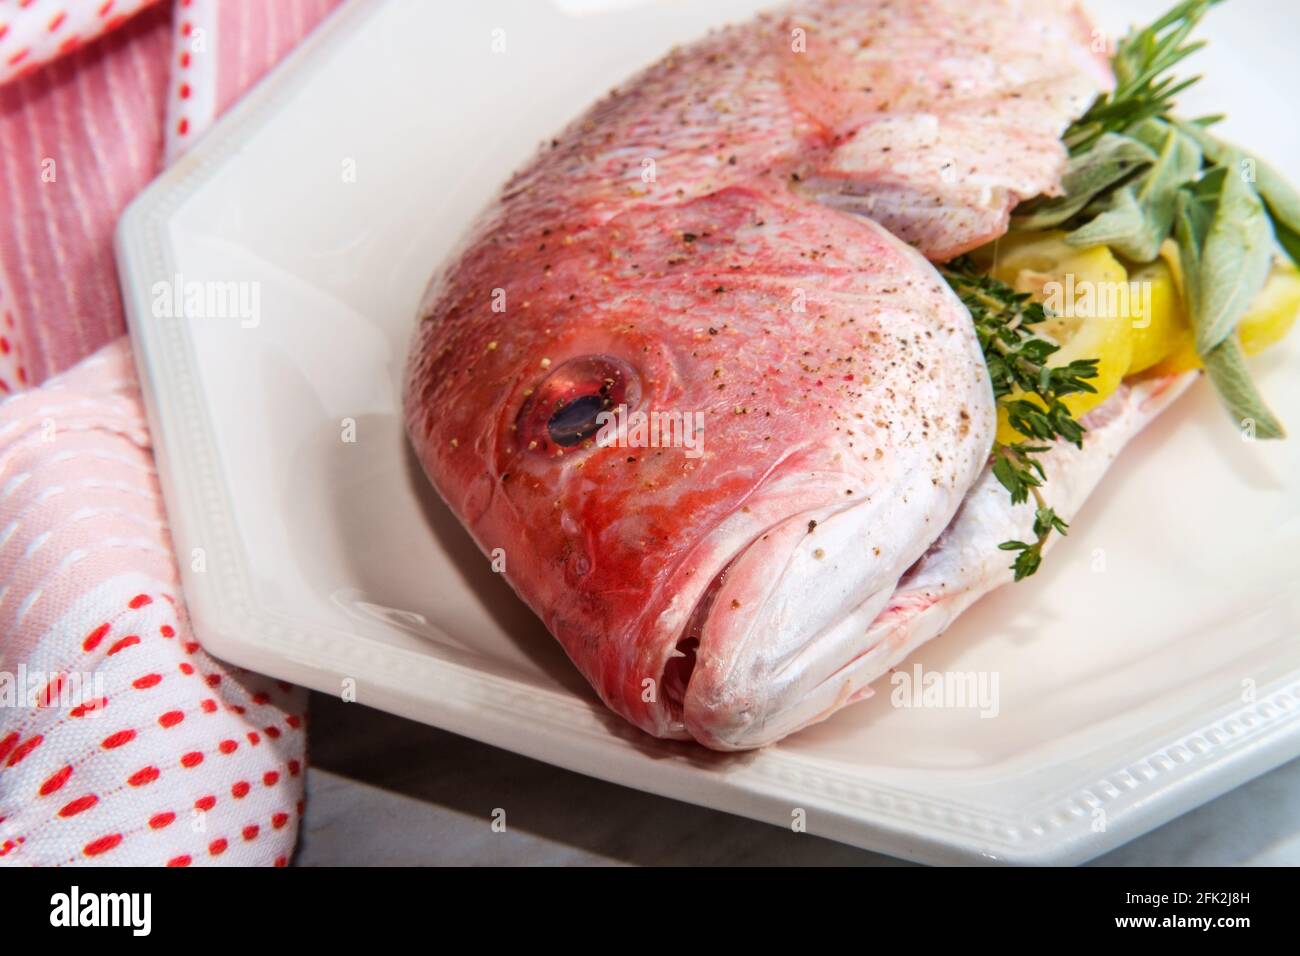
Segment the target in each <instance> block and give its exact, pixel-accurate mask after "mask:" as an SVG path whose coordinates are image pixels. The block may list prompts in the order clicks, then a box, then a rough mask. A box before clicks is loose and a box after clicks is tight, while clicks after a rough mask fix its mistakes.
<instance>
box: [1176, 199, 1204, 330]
mask: <svg viewBox="0 0 1300 956" xmlns="http://www.w3.org/2000/svg"><path fill="white" fill-rule="evenodd" d="M1202 182H1204V180H1202ZM1213 217H1214V209H1213V206H1212V205H1211V204H1210V202H1208V201H1207V200H1206V199H1205V198H1204V197H1202V196H1201V195H1199V194H1198V192H1197V191H1196V190H1194V189H1181V190H1179V192H1178V201H1177V210H1176V212H1175V215H1174V238H1175V240H1176V241H1177V243H1178V258H1179V260H1180V261H1181V263H1182V267H1183V298H1184V299H1186V301H1187V311H1188V314H1189V315H1196V314H1197V313H1198V312H1199V311H1200V308H1201V283H1200V277H1201V251H1202V249H1203V247H1204V246H1205V236H1206V234H1207V233H1208V232H1209V231H1210V222H1211V220H1212V219H1213Z"/></svg>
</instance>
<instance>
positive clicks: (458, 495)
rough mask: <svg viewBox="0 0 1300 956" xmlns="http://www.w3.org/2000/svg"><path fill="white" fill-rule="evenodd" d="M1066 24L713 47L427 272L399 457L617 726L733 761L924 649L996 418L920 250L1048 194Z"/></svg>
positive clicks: (539, 177)
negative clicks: (621, 721)
mask: <svg viewBox="0 0 1300 956" xmlns="http://www.w3.org/2000/svg"><path fill="white" fill-rule="evenodd" d="M1088 37H1089V33H1088V27H1087V24H1086V21H1084V20H1083V19H1082V17H1081V16H1080V14H1079V13H1078V10H1077V8H1076V7H1075V6H1074V5H1073V4H1071V3H1064V2H1060V3H1044V2H1039V0H1036V2H1034V3H1027V2H1018V0H1004V2H999V0H968V2H963V3H954V2H951V0H917V2H912V3H907V4H900V3H889V2H885V0H865V2H857V3H847V2H819V3H810V4H806V5H803V6H800V7H796V8H793V9H792V10H789V11H786V12H784V13H780V14H774V15H769V16H765V17H760V18H758V19H757V20H754V21H751V22H750V23H748V24H743V25H740V26H736V27H731V28H728V29H726V30H723V31H719V32H717V33H714V34H711V35H710V36H709V37H708V38H706V39H704V40H702V41H700V42H699V43H697V44H694V45H692V46H689V47H686V48H683V49H681V50H677V51H674V52H673V53H671V54H670V55H669V56H668V57H666V58H665V59H664V60H663V61H661V62H660V63H658V64H656V65H654V66H652V67H650V68H649V69H648V70H646V71H645V72H643V73H642V74H641V75H640V76H638V77H636V78H634V79H633V80H632V81H630V82H629V83H628V84H627V85H625V86H624V87H622V88H620V89H619V90H617V91H615V92H614V93H613V94H611V95H610V96H609V97H607V98H606V99H604V100H602V101H601V102H600V103H598V104H597V105H596V106H595V107H593V108H592V109H591V110H590V111H589V112H588V113H587V114H586V115H585V116H583V117H581V118H580V119H579V120H577V121H576V122H575V123H574V124H572V125H571V126H570V127H569V128H568V129H567V130H566V131H565V132H564V133H562V134H561V135H560V136H558V137H556V139H555V140H553V141H552V142H551V143H550V144H549V145H548V146H546V147H544V148H543V150H542V152H541V153H540V154H539V155H538V156H537V157H536V158H535V159H534V161H533V162H532V163H531V164H530V165H529V166H527V167H526V168H525V169H524V170H522V171H521V172H520V173H519V174H517V175H516V176H515V177H514V178H513V179H512V180H511V182H510V183H508V184H507V186H506V188H505V189H504V191H503V193H502V195H501V197H500V198H499V200H497V201H496V202H495V203H493V204H492V206H491V207H490V208H489V209H488V210H487V211H486V212H485V213H484V214H483V216H482V217H481V218H480V219H479V221H478V223H477V224H476V225H475V226H474V228H473V230H472V231H471V233H470V235H469V237H468V238H467V240H466V242H465V245H464V247H463V250H462V252H461V253H460V254H459V255H458V256H456V257H455V258H454V259H453V260H452V261H451V262H450V263H449V264H448V265H447V266H446V267H445V268H444V269H443V270H442V271H440V272H439V273H438V274H437V275H436V276H435V278H434V280H433V281H432V282H431V284H430V286H429V289H428V291H427V292H426V295H425V297H424V300H423V302H422V304H421V309H420V322H419V327H418V330H417V332H416V335H415V340H414V342H413V346H412V350H411V354H410V358H409V362H408V368H407V375H406V382H405V396H404V407H405V415H406V422H407V430H408V433H409V435H410V437H411V440H412V443H413V445H414V447H415V450H416V452H417V455H418V457H419V459H420V461H421V462H422V464H423V466H424V468H425V470H426V473H427V474H428V475H429V477H430V479H431V480H432V482H433V483H434V485H435V486H436V487H437V489H438V490H439V492H440V493H441V494H442V496H443V497H444V499H445V500H446V501H447V502H448V504H449V505H450V507H451V509H452V510H453V511H454V512H455V513H456V514H457V516H458V517H459V518H460V520H461V521H462V522H463V523H464V524H465V526H466V527H467V528H468V529H469V531H470V533H471V534H472V535H473V536H474V538H475V539H476V541H477V542H478V544H479V545H480V547H481V548H483V549H484V550H485V551H487V552H495V551H496V549H502V552H503V553H504V555H505V574H506V577H507V579H508V580H509V581H510V583H511V585H512V586H513V587H514V588H515V590H516V591H517V592H518V594H519V595H520V596H521V597H522V598H523V599H524V600H525V601H526V602H527V603H528V604H529V606H530V607H532V608H533V610H534V611H535V612H536V613H537V614H538V615H539V616H540V617H541V618H542V620H543V621H544V622H545V624H546V625H547V627H548V628H549V629H550V630H551V632H552V633H553V634H554V635H555V636H556V637H557V638H558V639H559V641H560V643H561V644H562V645H563V646H564V648H565V650H566V651H567V653H568V655H569V657H570V658H571V659H572V660H573V661H574V663H575V664H576V665H577V666H578V668H579V669H580V670H581V671H582V672H583V674H584V675H586V677H587V679H588V680H589V681H590V682H591V684H592V686H593V687H594V688H595V690H596V691H597V693H598V694H599V695H600V697H601V699H602V700H603V701H604V702H605V703H606V704H607V705H608V706H609V707H611V708H612V709H613V710H615V711H616V712H617V713H619V714H621V715H622V716H623V717H625V718H627V719H628V720H629V721H631V722H632V723H634V724H636V725H637V726H639V727H641V728H642V729H644V730H646V731H647V732H649V733H652V734H654V735H656V736H660V737H673V738H694V739H696V740H698V741H700V742H701V743H704V744H706V745H708V746H711V747H715V748H719V749H744V748H747V747H753V746H759V745H762V744H764V743H768V742H770V741H772V740H775V739H778V738H779V737H780V736H783V735H784V734H786V733H789V732H792V731H793V730H796V729H798V728H799V727H801V726H805V725H806V724H808V723H811V722H814V721H816V720H819V719H822V718H824V717H825V716H827V715H828V714H829V713H832V712H833V711H834V710H835V709H837V708H838V707H839V706H842V705H843V704H844V703H847V702H848V701H849V700H851V699H853V698H854V697H856V696H860V695H861V693H864V692H865V688H866V687H867V686H868V685H869V683H870V680H871V679H872V678H873V677H874V676H877V675H878V674H879V673H880V670H879V669H875V670H874V671H873V667H874V665H872V666H867V665H866V664H864V661H866V662H870V661H873V660H878V661H883V660H885V659H888V658H890V655H888V654H884V653H881V654H878V655H877V657H875V658H873V657H872V656H871V655H872V653H873V651H872V648H873V647H875V646H877V645H879V646H882V647H883V646H889V647H896V648H905V649H910V648H911V647H912V646H915V644H916V643H918V642H919V641H918V640H917V639H916V636H919V635H922V634H926V636H931V635H929V634H928V630H929V625H928V623H927V624H926V625H925V626H921V625H920V624H904V623H900V620H899V618H898V608H897V606H896V605H897V604H898V600H899V595H900V594H903V595H904V596H907V595H912V594H914V593H930V592H934V591H935V588H934V587H933V586H932V585H931V584H930V583H929V581H928V579H918V578H916V575H917V574H919V573H921V571H922V570H924V569H925V568H934V569H935V571H934V573H935V574H939V575H940V576H943V575H945V574H949V573H950V572H949V571H946V570H943V568H946V566H943V565H941V564H940V563H939V558H938V557H937V555H939V554H941V553H945V552H942V548H939V549H938V550H936V544H937V542H942V541H945V540H947V541H953V540H960V539H961V536H960V535H959V536H958V538H957V539H954V537H953V532H952V528H953V527H956V526H959V525H960V520H961V519H960V518H959V517H958V515H959V509H965V510H966V511H967V512H968V513H970V512H971V511H973V508H974V507H980V508H982V507H983V505H982V504H981V505H979V506H970V502H969V501H968V502H967V506H963V501H966V500H967V499H968V495H970V494H971V493H972V489H974V490H975V491H976V492H978V491H979V490H980V489H981V487H982V484H983V483H986V481H987V479H986V478H981V475H986V474H987V471H986V468H985V466H986V463H987V458H988V451H989V447H990V445H991V442H992V437H993V432H994V428H995V420H994V408H993V397H992V393H991V388H990V385H989V380H988V375H987V370H986V368H985V365H984V361H983V357H982V355H981V353H980V349H979V346H978V342H977V340H976V337H975V333H974V329H973V326H972V323H971V320H970V316H969V314H968V312H967V311H966V309H965V307H964V306H963V305H962V304H961V303H960V301H959V300H958V299H957V298H956V297H955V296H954V295H953V293H952V292H951V291H950V290H949V288H948V287H947V284H946V283H945V282H944V281H943V279H942V278H941V277H940V275H939V274H938V273H937V272H936V271H935V269H934V268H933V267H932V266H931V265H930V264H929V263H928V262H927V261H926V257H927V256H929V257H931V258H935V259H943V258H946V257H948V256H950V255H954V254H956V253H957V252H960V251H964V250H965V249H969V248H972V247H974V246H976V245H979V244H981V243H983V242H985V241H987V240H989V239H992V238H994V237H996V236H997V235H1000V234H1001V232H1002V231H1004V230H1005V228H1006V222H1007V216H1008V214H1009V212H1010V209H1011V208H1012V206H1014V204H1015V203H1016V202H1017V201H1019V199H1021V198H1026V197H1028V196H1032V195H1036V194H1039V193H1048V194H1050V193H1052V192H1053V191H1054V190H1056V189H1057V188H1058V180H1059V175H1060V172H1061V169H1062V167H1063V164H1064V158H1065V153H1064V149H1063V148H1062V146H1061V144H1060V142H1059V139H1058V137H1059V135H1060V132H1061V131H1062V130H1063V129H1064V127H1065V126H1066V125H1067V124H1068V123H1069V121H1070V120H1071V119H1072V118H1073V117H1075V116H1077V115H1078V114H1079V113H1081V112H1082V111H1083V110H1084V109H1085V108H1086V107H1087V105H1088V103H1089V102H1090V101H1091V99H1092V98H1093V96H1095V94H1096V93H1097V92H1099V91H1100V90H1103V89H1105V88H1106V87H1107V85H1108V83H1109V82H1110V77H1109V74H1108V73H1107V72H1106V71H1105V70H1104V69H1102V68H1101V67H1099V62H1100V61H1099V59H1098V57H1097V56H1096V55H1095V54H1093V53H1092V52H1091V49H1090V47H1089V46H1088V43H1087V40H1088ZM891 51H892V52H891ZM949 154H951V155H952V156H954V157H957V156H960V157H961V158H962V160H961V161H962V162H963V163H966V166H965V167H964V168H960V169H957V168H954V167H953V166H952V165H951V163H949V162H948V160H946V159H943V157H945V156H948V155H949ZM882 157H888V158H882ZM941 160H942V161H941ZM900 237H901V238H900ZM904 240H908V241H907V242H905V241H904ZM909 242H910V244H909ZM611 416H613V418H615V419H617V418H618V417H619V416H622V420H624V421H625V422H626V421H631V426H630V427H629V428H624V427H622V426H619V427H617V428H613V429H611V427H610V426H611V424H612V421H611ZM1134 420H1136V418H1134ZM598 425H599V429H598V428H597V426H598ZM665 433H666V435H667V439H665V437H664V436H665ZM1116 434H1118V431H1117V432H1116ZM1126 434H1127V432H1126ZM1087 447H1088V449H1089V450H1088V453H1089V454H1091V453H1092V450H1091V449H1092V447H1093V445H1091V444H1090V445H1089V446H1087ZM1095 447H1097V448H1101V447H1102V446H1101V443H1100V442H1098V443H1095ZM978 500H979V501H981V502H982V501H983V498H979V499H978ZM968 506H970V507H968ZM989 507H990V508H993V507H995V506H994V505H993V504H992V503H991V501H990V503H989ZM1009 508H1010V506H1009V504H1008V505H1006V507H1005V509H1004V510H1009ZM1020 511H1021V512H1024V513H1026V514H1028V513H1029V509H1028V508H1021V509H1020ZM1020 517H1021V515H1019V514H1017V515H1015V516H1011V517H1009V518H1008V520H1009V521H1011V522H1013V523H1014V521H1017V520H1020ZM954 518H957V524H956V525H954ZM945 529H948V531H947V532H945ZM962 553H965V552H964V551H963V552H962ZM993 554H994V555H995V558H994V560H1000V561H1003V562H1005V559H1006V555H1005V553H1004V552H997V551H996V549H994V550H993ZM927 562H928V564H927ZM999 577H1000V571H998V569H996V568H993V567H991V566H990V567H987V568H986V567H984V566H983V565H981V566H980V570H979V572H978V574H977V576H976V579H969V578H968V577H967V576H959V577H953V578H952V579H951V581H949V582H948V583H949V584H950V585H951V586H952V591H951V593H956V592H957V591H958V590H960V591H961V593H962V594H967V593H969V594H973V593H975V592H977V591H979V590H980V588H981V587H982V586H983V583H984V582H985V581H986V580H988V581H990V582H991V581H993V580H995V579H999ZM900 581H907V582H912V583H913V584H918V586H919V585H924V588H928V589H929V590H928V591H926V590H924V589H922V590H921V591H918V590H917V588H916V587H911V586H910V585H905V586H904V588H903V590H902V591H900V584H899V582H900ZM990 586H991V585H990ZM908 599H909V600H910V599H911V598H910V597H909V598H908ZM932 603H933V602H932ZM958 603H959V602H956V601H952V602H950V603H949V605H947V606H950V607H953V608H956V607H957V604H958ZM954 613H955V612H954ZM890 615H893V618H891V617H890ZM937 617H938V615H936V614H931V615H930V616H929V617H926V618H925V621H926V622H929V621H933V620H936V619H937ZM890 620H893V622H894V623H893V624H892V625H890V626H889V628H888V629H884V630H882V628H884V627H885V625H886V624H887V623H888V622H889V621H890ZM918 620H919V618H918ZM900 627H901V630H900ZM905 632H906V633H905ZM908 634H912V635H913V636H912V637H909V636H907V635H908ZM920 639H924V638H920ZM873 642H874V643H873ZM904 652H905V651H904ZM846 668H847V669H848V671H846ZM846 674H849V675H850V677H851V679H847V680H846V679H845V678H846Z"/></svg>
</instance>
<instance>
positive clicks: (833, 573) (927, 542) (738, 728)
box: [660, 500, 942, 750]
mask: <svg viewBox="0 0 1300 956" xmlns="http://www.w3.org/2000/svg"><path fill="white" fill-rule="evenodd" d="M898 517H899V515H898V514H897V509H896V507H895V502H894V501H892V500H891V501H887V502H877V503H871V502H861V503H858V504H855V505H852V506H849V507H843V508H839V509H837V510H834V511H831V512H829V513H828V512H826V511H815V512H805V513H801V514H796V515H793V516H791V517H788V518H786V519H784V520H782V521H781V522H779V523H778V524H776V525H774V526H772V527H771V528H769V529H768V530H766V531H764V532H762V533H760V534H758V535H757V536H755V537H754V538H752V539H751V540H750V541H749V542H748V543H747V544H745V545H744V546H743V547H741V548H740V549H739V550H738V551H736V552H735V553H734V554H733V555H732V556H731V557H730V558H728V559H727V560H725V561H724V563H723V564H722V566H721V567H720V568H719V569H718V571H717V572H716V573H715V574H714V576H713V577H712V579H710V581H709V584H708V585H707V586H706V587H705V589H704V590H703V592H702V593H701V595H700V597H699V598H698V599H697V601H696V604H695V606H694V608H693V609H692V611H691V613H690V615H689V617H688V618H687V620H686V623H685V625H684V626H683V627H682V629H681V630H680V631H679V632H678V637H677V639H676V641H675V643H674V645H673V647H672V650H671V651H670V655H669V657H668V660H667V661H666V662H665V664H664V666H663V670H662V676H661V681H660V688H661V692H662V701H663V707H664V710H665V712H666V717H667V719H668V721H669V724H670V726H671V727H672V728H673V729H674V730H677V731H680V732H681V733H682V735H683V736H687V735H689V736H690V737H692V738H694V739H695V740H696V741H698V742H699V743H701V744H703V745H705V746H707V747H710V748H712V749H715V750H745V749H751V748H753V747H757V746H762V745H763V744H766V743H769V742H771V741H773V740H776V739H779V738H780V737H782V736H784V735H786V734H788V733H791V732H792V731H794V730H797V729H799V728H800V727H802V726H804V725H806V724H808V723H813V722H815V721H816V720H817V719H819V714H821V712H824V711H826V708H825V707H824V706H821V705H820V704H818V703H817V702H818V701H820V700H821V699H822V697H824V696H825V687H824V685H825V684H826V682H827V681H832V680H833V678H834V676H835V675H836V674H837V673H839V672H840V671H842V670H843V669H844V668H845V667H846V666H847V665H849V664H851V663H853V662H855V661H858V660H860V659H863V658H864V657H867V656H869V654H870V650H871V648H870V647H869V646H868V643H869V638H868V634H869V632H871V630H872V624H873V622H875V621H876V620H877V618H879V617H880V616H881V615H882V613H884V612H886V611H887V610H888V608H889V606H890V601H891V599H892V598H893V596H894V594H895V591H896V589H897V587H898V582H899V580H900V578H902V577H903V575H904V574H905V572H906V571H907V570H908V569H909V568H910V567H911V566H912V565H913V564H914V563H915V562H916V561H917V560H918V559H919V558H920V557H921V556H922V555H923V554H924V553H925V552H926V551H927V550H928V549H929V547H930V546H931V544H932V543H933V542H934V540H935V539H936V538H937V537H938V533H939V532H940V531H942V528H939V529H936V530H935V531H933V532H930V530H929V528H928V526H927V525H926V524H924V523H923V522H917V524H916V526H915V527H910V528H907V529H906V532H905V533H903V534H899V533H898V532H897V521H896V520H895V521H894V522H893V523H894V527H895V531H894V533H893V534H892V535H889V534H886V533H884V531H883V529H886V528H889V527H890V526H891V520H890V519H891V518H892V519H897V518H898ZM873 532H874V535H873ZM873 536H874V537H876V538H878V539H880V540H879V544H871V543H870V542H871V540H872V538H873ZM890 538H892V542H891V541H889V540H887V539H890ZM870 640H874V639H870ZM836 706H838V703H837V704H836ZM809 707H814V708H815V709H816V710H817V711H818V713H811V712H806V711H809ZM831 709H832V710H833V709H834V707H832V708H831Z"/></svg>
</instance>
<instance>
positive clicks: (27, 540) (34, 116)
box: [0, 0, 336, 866]
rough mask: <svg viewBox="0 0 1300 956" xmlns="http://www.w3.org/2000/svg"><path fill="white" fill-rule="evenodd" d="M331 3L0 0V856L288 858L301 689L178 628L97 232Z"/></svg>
mask: <svg viewBox="0 0 1300 956" xmlns="http://www.w3.org/2000/svg"><path fill="white" fill-rule="evenodd" d="M335 2H336V0H277V2H275V3H267V2H264V0H175V2H174V3H156V2H150V0H8V2H3V3H0V196H3V197H4V200H5V201H4V202H3V203H0V210H2V211H0V865H3V864H19V865H22V864H28V865H33V864H75V863H96V864H135V865H159V866H161V865H173V866H187V865H199V864H205V863H223V864H232V863H233V864H246V865H283V864H284V863H286V862H287V861H288V858H289V855H290V853H291V852H292V849H293V844H294V839H295V836H296V832H297V826H298V822H299V818H300V816H301V812H302V781H303V769H304V761H305V735H304V719H305V718H304V714H303V711H304V707H305V703H306V699H305V694H304V693H303V691H302V690H301V689H299V688H294V687H291V686H289V685H287V684H283V683H279V682H276V681H272V680H270V679H268V678H265V677H261V676H258V675H254V674H250V673H248V672H246V671H243V670H240V669H238V668H234V667H231V666H229V665H226V664H223V663H221V662H220V661H217V660H215V659H214V658H212V657H209V656H208V655H207V654H206V653H205V652H204V651H203V649H202V648H201V647H199V645H198V644H197V642H196V641H195V639H194V635H193V633H192V632H191V630H190V628H189V623H188V620H187V617H186V613H185V607H184V603H183V600H182V597H181V594H180V592H179V583H178V580H179V579H178V575H177V568H176V561H177V557H176V556H175V555H174V554H173V552H172V544H171V539H170V535H169V533H168V529H167V523H166V515H165V513H164V511H163V507H162V503H161V499H160V496H159V491H158V481H157V475H156V473H155V470H154V462H153V453H152V447H151V444H150V439H149V433H148V428H147V426H146V424H145V419H144V412H143V408H142V406H141V401H140V393H139V386H138V384H137V381H136V377H135V368H134V365H133V362H132V359H131V355H130V349H129V347H128V345H127V343H126V341H125V339H123V338H122V335H123V332H124V328H125V324H124V320H123V315H122V307H121V302H120V297H119V292H118V287H117V277H116V271H115V265H114V261H113V254H112V245H111V239H112V231H113V227H114V225H115V224H116V221H117V217H118V216H119V215H120V213H121V211H122V209H123V208H124V207H125V205H126V204H127V202H129V201H130V199H131V198H132V197H133V196H134V195H135V194H136V193H137V192H139V191H140V189H142V188H143V187H144V186H145V185H146V184H147V183H148V182H149V181H150V180H151V179H152V178H153V177H154V176H155V175H156V174H157V173H158V172H159V171H160V170H161V169H162V168H163V166H164V164H165V163H166V162H168V161H170V160H171V159H172V158H174V157H175V156H177V155H179V154H180V153H182V152H184V150H185V149H186V148H188V146H189V145H190V144H191V143H192V142H194V141H195V139H197V138H198V137H199V136H200V135H202V133H203V132H204V131H205V130H206V129H207V127H208V126H209V125H210V124H211V122H212V120H213V119H214V118H215V117H216V116H217V115H219V114H220V113H221V112H222V111H223V110H224V109H225V108H226V107H227V106H229V105H230V104H231V103H232V102H233V101H234V100H236V99H237V98H238V97H239V95H240V94H241V93H242V92H243V91H244V90H245V89H247V87H248V86H249V85H250V84H251V83H252V82H254V81H255V80H257V79H258V78H259V77H260V76H261V75H262V74H263V73H265V71H266V70H267V69H268V68H270V67H271V66H273V65H274V64H275V63H276V62H277V61H278V60H279V59H280V58H281V57H282V56H283V55H284V54H285V53H286V52H288V50H290V49H291V48H292V47H293V46H294V44H296V43H297V42H298V40H299V39H301V38H302V37H303V36H304V35H305V34H306V33H308V32H309V31H310V30H311V29H312V28H314V27H315V25H316V24H317V23H318V22H319V21H320V20H321V19H322V18H323V17H324V16H325V15H326V14H327V13H328V12H329V11H330V9H332V7H333V6H334V4H335ZM51 376H53V377H51ZM181 559H182V560H187V561H188V560H191V558H190V556H181Z"/></svg>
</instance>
